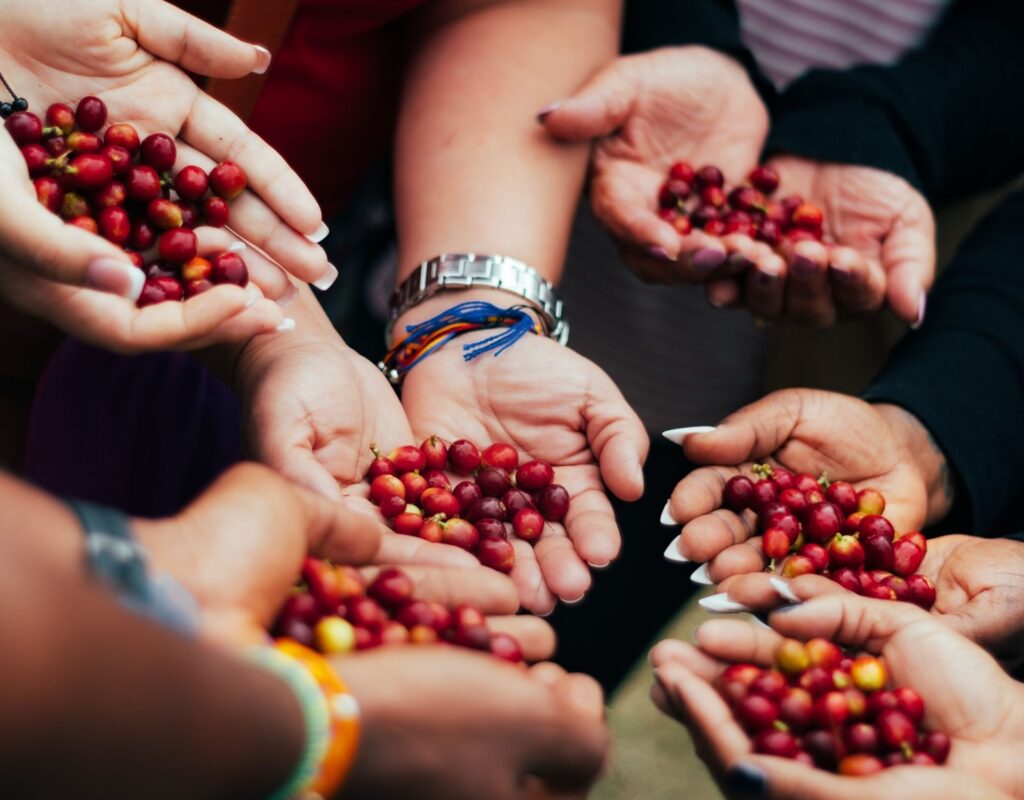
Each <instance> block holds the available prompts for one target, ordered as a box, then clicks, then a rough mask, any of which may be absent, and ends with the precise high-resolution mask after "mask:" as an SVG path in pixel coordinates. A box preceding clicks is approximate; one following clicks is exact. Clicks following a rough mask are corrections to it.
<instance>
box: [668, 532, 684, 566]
mask: <svg viewBox="0 0 1024 800" xmlns="http://www.w3.org/2000/svg"><path fill="white" fill-rule="evenodd" d="M682 538H683V535H682V534H679V535H678V536H677V537H676V538H675V539H673V540H672V541H671V542H669V543H668V547H666V548H665V560H666V561H675V562H676V563H677V564H689V563H690V559H688V558H687V557H686V556H684V555H683V554H682V553H680V552H679V542H680V541H681V540H682Z"/></svg>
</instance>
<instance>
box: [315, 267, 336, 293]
mask: <svg viewBox="0 0 1024 800" xmlns="http://www.w3.org/2000/svg"><path fill="white" fill-rule="evenodd" d="M336 280H338V268H337V267H336V266H334V264H331V263H328V264H327V269H325V270H324V274H323V275H321V276H320V277H319V278H317V279H316V280H315V281H313V285H314V286H315V287H316V288H317V289H319V290H320V291H321V292H326V291H327V290H328V289H330V288H331V287H332V286H333V285H334V282H335V281H336Z"/></svg>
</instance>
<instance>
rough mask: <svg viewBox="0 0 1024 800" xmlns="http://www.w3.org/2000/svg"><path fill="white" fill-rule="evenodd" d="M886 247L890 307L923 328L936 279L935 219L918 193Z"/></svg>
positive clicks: (887, 238)
mask: <svg viewBox="0 0 1024 800" xmlns="http://www.w3.org/2000/svg"><path fill="white" fill-rule="evenodd" d="M913 197H914V199H913V200H912V201H911V204H910V207H909V208H907V209H906V210H905V211H904V213H902V214H901V215H900V216H899V217H898V218H897V219H896V222H895V223H894V224H893V227H892V230H891V231H890V233H889V235H888V236H887V237H886V238H885V241H884V242H883V243H882V267H883V269H884V270H885V274H886V279H887V282H888V288H887V290H886V297H887V299H888V301H889V307H890V308H892V310H893V312H894V313H895V314H896V315H897V316H898V317H900V318H901V319H903V320H906V321H907V322H909V323H911V324H913V325H920V324H921V322H922V321H923V320H924V310H925V293H926V292H927V291H928V289H929V288H930V287H931V285H932V281H933V280H934V279H935V219H934V217H933V216H932V212H931V209H930V208H929V207H928V203H927V202H925V200H924V198H922V197H921V196H920V195H919V194H917V192H913Z"/></svg>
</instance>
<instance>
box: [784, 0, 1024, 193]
mask: <svg viewBox="0 0 1024 800" xmlns="http://www.w3.org/2000/svg"><path fill="white" fill-rule="evenodd" d="M1022 85H1024V3H1021V2H1020V0H958V2H956V3H955V4H954V5H953V6H952V7H951V8H950V9H949V10H948V11H947V13H946V14H945V16H944V17H943V18H942V20H941V21H940V22H939V24H938V25H937V26H936V27H935V28H934V29H933V31H932V33H931V34H930V35H929V36H928V37H927V38H926V39H925V41H924V42H923V43H922V44H921V46H919V47H917V48H915V49H913V50H911V51H909V52H908V53H907V54H905V55H904V56H903V57H902V58H901V59H900V60H899V61H898V62H897V63H896V64H894V65H892V66H882V65H879V66H863V67H855V68H851V69H848V70H841V71H837V70H831V71H825V70H813V71H811V72H808V73H807V74H805V75H804V76H802V77H800V78H798V79H797V80H796V81H794V82H793V83H792V84H791V85H790V86H789V87H788V88H787V89H786V90H785V91H784V92H783V93H782V96H781V97H780V98H779V99H778V101H777V102H776V104H775V106H774V107H773V118H772V124H773V130H772V132H771V134H770V136H769V139H768V145H767V149H766V153H767V154H768V155H771V154H776V153H779V152H788V153H793V154H796V155H800V156H805V157H807V158H813V159H815V160H820V161H839V162H843V163H851V164H863V165H866V166H871V167H876V168H879V169H884V170H887V171H889V172H892V173H895V174H897V175H900V176H901V177H903V178H904V179H906V180H907V181H908V182H909V183H911V184H912V185H914V186H915V187H917V188H918V189H919V190H921V191H922V192H923V193H924V194H925V195H926V196H927V197H929V198H930V199H932V200H945V199H950V198H956V197H962V196H964V195H967V194H970V193H972V192H975V191H979V190H983V189H987V188H992V187H994V186H998V185H1001V184H1003V183H1005V182H1006V181H1007V180H1009V179H1010V178H1012V177H1013V176H1014V175H1015V174H1017V173H1019V172H1020V171H1021V170H1022V169H1024V103H1021V102H1020V97H1019V90H1020V87H1021V86H1022Z"/></svg>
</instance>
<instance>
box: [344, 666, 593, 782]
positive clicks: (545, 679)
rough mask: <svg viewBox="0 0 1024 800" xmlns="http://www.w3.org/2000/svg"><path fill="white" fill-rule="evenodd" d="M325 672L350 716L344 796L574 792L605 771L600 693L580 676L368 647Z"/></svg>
mask: <svg viewBox="0 0 1024 800" xmlns="http://www.w3.org/2000/svg"><path fill="white" fill-rule="evenodd" d="M335 666H336V667H337V669H338V671H339V673H340V674H341V675H342V676H343V677H344V679H345V682H346V683H347V684H348V686H349V688H350V690H351V692H352V694H353V695H354V696H355V697H356V698H357V699H358V701H359V706H360V710H361V722H362V733H361V744H360V748H359V755H358V756H357V758H356V761H355V764H354V765H353V768H352V772H351V773H350V775H349V776H348V778H347V779H346V781H345V786H344V789H343V796H344V797H346V798H348V797H355V798H364V797H365V798H374V800H391V798H395V799H396V800H397V799H398V798H406V797H421V798H424V799H425V800H434V799H436V800H476V798H483V797H486V798H488V799H489V800H514V799H517V798H522V797H554V796H558V797H565V796H572V797H576V796H585V794H586V792H587V789H588V788H589V787H590V785H591V784H592V783H593V782H594V780H596V778H597V777H598V775H599V774H600V771H601V768H602V766H603V764H604V761H605V758H606V755H607V751H608V746H609V736H608V729H607V726H606V724H605V722H604V704H603V698H602V693H601V690H600V688H599V687H598V685H597V683H596V682H595V681H594V680H593V679H592V678H589V677H588V676H586V675H578V674H571V675H570V674H566V673H565V672H564V671H563V670H562V669H561V668H559V667H556V666H555V665H554V664H549V663H545V664H538V665H536V666H535V667H533V668H532V669H530V670H529V671H525V670H521V669H517V668H516V667H514V666H512V665H510V664H506V663H504V662H501V661H499V660H497V659H495V658H493V657H490V656H487V655H481V654H478V653H472V652H468V651H461V650H459V649H457V648H450V647H449V648H436V647H426V646H415V647H384V648H378V649H377V650H372V651H368V652H366V653H357V654H355V655H353V656H346V657H343V658H339V659H336V661H335ZM439 710H443V713H439ZM396 754H400V755H399V756H398V757H396Z"/></svg>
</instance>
